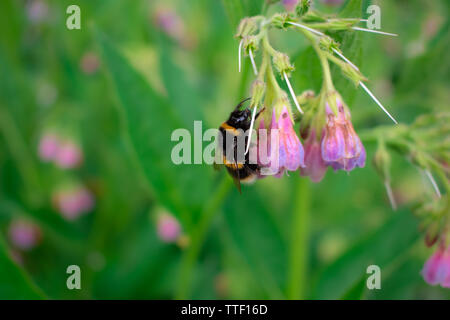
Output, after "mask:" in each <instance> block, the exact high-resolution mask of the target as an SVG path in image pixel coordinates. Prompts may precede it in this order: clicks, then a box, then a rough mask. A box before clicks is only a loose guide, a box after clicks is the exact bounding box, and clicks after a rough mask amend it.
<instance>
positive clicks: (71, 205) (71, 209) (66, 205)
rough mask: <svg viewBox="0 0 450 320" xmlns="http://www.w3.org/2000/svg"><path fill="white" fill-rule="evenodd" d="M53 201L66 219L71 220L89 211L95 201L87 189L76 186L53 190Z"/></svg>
mask: <svg viewBox="0 0 450 320" xmlns="http://www.w3.org/2000/svg"><path fill="white" fill-rule="evenodd" d="M53 202H54V204H55V207H56V209H57V210H58V211H59V212H60V213H61V215H62V216H63V217H64V218H65V219H66V220H69V221H73V220H75V219H77V218H78V217H80V216H81V215H83V214H86V213H88V212H89V211H91V210H92V208H93V207H94V202H95V201H94V196H93V195H92V193H91V192H90V191H89V190H88V189H86V188H84V187H82V186H76V187H71V188H68V189H62V190H59V191H57V192H55V194H54V195H53Z"/></svg>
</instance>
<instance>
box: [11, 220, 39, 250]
mask: <svg viewBox="0 0 450 320" xmlns="http://www.w3.org/2000/svg"><path fill="white" fill-rule="evenodd" d="M8 235H9V239H10V241H11V243H12V244H13V245H14V246H15V247H17V248H19V249H21V250H31V249H33V248H34V247H35V246H36V245H38V243H39V241H40V240H41V235H42V233H41V229H40V228H39V227H38V226H37V225H35V224H33V223H31V222H29V221H25V220H14V221H12V222H11V224H10V225H9V229H8Z"/></svg>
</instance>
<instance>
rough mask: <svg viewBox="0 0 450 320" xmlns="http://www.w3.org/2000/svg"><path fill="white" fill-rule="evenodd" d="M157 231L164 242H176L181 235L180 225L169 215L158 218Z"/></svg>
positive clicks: (165, 214) (164, 214)
mask: <svg viewBox="0 0 450 320" xmlns="http://www.w3.org/2000/svg"><path fill="white" fill-rule="evenodd" d="M157 229H158V230H157V231H158V236H159V238H160V239H161V240H162V241H164V242H175V241H177V239H178V237H179V236H180V234H181V226H180V223H179V222H178V220H177V219H176V218H175V217H173V216H171V215H169V214H167V213H163V214H161V215H160V216H159V217H158V221H157Z"/></svg>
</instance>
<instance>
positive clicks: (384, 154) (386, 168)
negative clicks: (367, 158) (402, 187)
mask: <svg viewBox="0 0 450 320" xmlns="http://www.w3.org/2000/svg"><path fill="white" fill-rule="evenodd" d="M373 165H374V167H375V170H377V172H378V174H379V175H380V176H381V178H382V179H383V180H384V181H390V166H391V156H390V155H389V152H388V151H387V150H386V146H385V144H384V142H383V141H380V142H379V143H378V149H377V151H376V152H375V155H374V157H373Z"/></svg>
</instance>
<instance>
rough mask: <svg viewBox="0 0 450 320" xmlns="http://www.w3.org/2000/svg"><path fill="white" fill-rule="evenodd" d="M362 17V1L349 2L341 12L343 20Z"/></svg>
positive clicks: (352, 0) (353, 0)
mask: <svg viewBox="0 0 450 320" xmlns="http://www.w3.org/2000/svg"><path fill="white" fill-rule="evenodd" d="M361 15H362V0H349V1H348V2H347V3H346V4H345V6H344V7H343V8H342V10H341V12H339V17H341V18H359V17H361Z"/></svg>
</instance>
